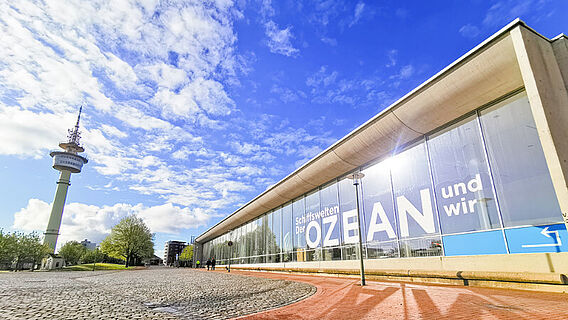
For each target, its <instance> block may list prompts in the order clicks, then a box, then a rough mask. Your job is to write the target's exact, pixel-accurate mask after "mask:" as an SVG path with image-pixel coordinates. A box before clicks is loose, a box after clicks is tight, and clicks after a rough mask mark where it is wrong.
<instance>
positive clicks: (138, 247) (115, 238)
mask: <svg viewBox="0 0 568 320" xmlns="http://www.w3.org/2000/svg"><path fill="white" fill-rule="evenodd" d="M153 239H154V235H153V234H152V233H151V232H150V228H148V226H146V224H145V223H144V221H143V220H142V219H141V218H138V217H136V216H128V217H126V218H124V219H122V220H120V222H119V223H118V224H117V225H116V226H114V227H113V228H112V230H111V232H110V235H109V236H108V237H106V239H104V240H103V242H102V243H101V250H102V252H103V253H105V254H108V255H109V256H111V257H115V258H118V257H122V258H124V259H125V260H126V267H128V266H130V265H131V264H134V263H135V260H138V261H141V260H142V259H144V258H149V257H152V256H153V255H154V242H153Z"/></svg>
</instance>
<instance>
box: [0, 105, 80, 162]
mask: <svg viewBox="0 0 568 320" xmlns="http://www.w3.org/2000/svg"><path fill="white" fill-rule="evenodd" d="M1 106H2V105H1V104H0V107H1ZM72 119H73V115H72V114H60V115H58V114H53V113H34V112H32V111H27V110H21V109H20V108H18V107H6V106H4V107H3V108H0V141H2V143H0V154H4V155H20V156H31V157H34V158H38V159H39V158H42V157H44V156H45V155H46V154H47V151H48V150H49V148H53V147H55V146H57V144H58V143H59V141H60V140H63V138H64V137H65V135H66V132H65V128H62V127H61V122H62V121H68V122H71V123H72V121H73V120H72Z"/></svg>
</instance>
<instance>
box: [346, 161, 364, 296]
mask: <svg viewBox="0 0 568 320" xmlns="http://www.w3.org/2000/svg"><path fill="white" fill-rule="evenodd" d="M364 176H365V175H364V174H363V173H361V172H355V173H353V174H351V175H350V176H349V179H351V180H353V185H354V186H355V205H356V207H355V208H356V210H357V230H358V232H359V263H360V268H361V286H364V285H365V265H364V264H363V238H362V235H361V234H362V232H361V213H360V210H359V183H360V182H361V179H362V178H363V177H364Z"/></svg>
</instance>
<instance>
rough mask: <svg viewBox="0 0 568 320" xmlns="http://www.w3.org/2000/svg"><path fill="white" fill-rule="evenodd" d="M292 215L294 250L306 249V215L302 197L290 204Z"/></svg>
mask: <svg viewBox="0 0 568 320" xmlns="http://www.w3.org/2000/svg"><path fill="white" fill-rule="evenodd" d="M292 213H293V215H294V220H293V227H294V231H293V233H294V250H298V249H305V248H306V225H307V223H306V215H305V206H304V197H300V198H298V199H296V200H295V201H294V202H293V203H292Z"/></svg>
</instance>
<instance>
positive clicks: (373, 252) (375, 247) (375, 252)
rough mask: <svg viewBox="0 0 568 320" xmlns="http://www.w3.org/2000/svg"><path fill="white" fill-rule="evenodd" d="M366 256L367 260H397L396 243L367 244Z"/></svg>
mask: <svg viewBox="0 0 568 320" xmlns="http://www.w3.org/2000/svg"><path fill="white" fill-rule="evenodd" d="M366 247H367V255H368V257H369V259H382V258H398V257H399V252H398V249H399V248H398V243H397V242H396V241H389V242H370V243H367V245H366Z"/></svg>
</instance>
